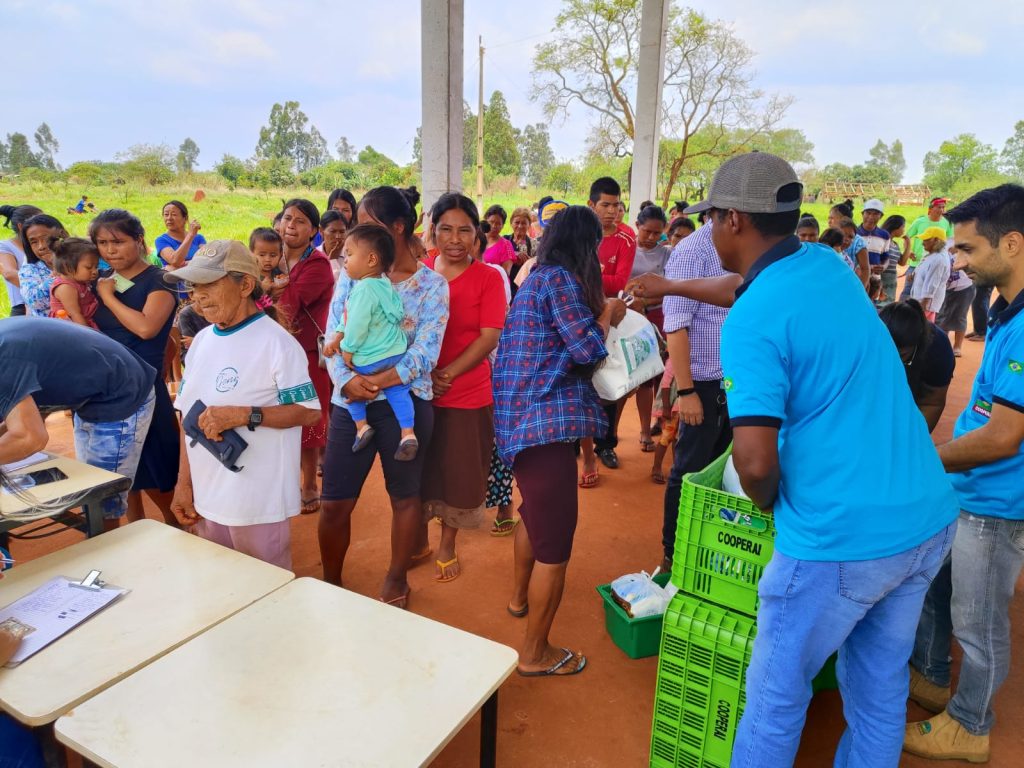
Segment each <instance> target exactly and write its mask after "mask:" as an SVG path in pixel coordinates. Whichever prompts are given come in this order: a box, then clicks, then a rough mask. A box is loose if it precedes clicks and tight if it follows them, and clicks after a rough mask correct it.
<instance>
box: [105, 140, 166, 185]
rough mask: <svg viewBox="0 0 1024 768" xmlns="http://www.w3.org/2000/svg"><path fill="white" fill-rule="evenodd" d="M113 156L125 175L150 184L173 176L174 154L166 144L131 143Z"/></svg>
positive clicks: (164, 180)
mask: <svg viewBox="0 0 1024 768" xmlns="http://www.w3.org/2000/svg"><path fill="white" fill-rule="evenodd" d="M115 157H116V159H117V160H118V161H119V162H120V163H121V166H122V168H123V169H124V173H125V175H126V176H128V177H129V178H133V179H137V180H139V181H142V182H145V183H146V184H149V185H151V186H156V185H157V184H165V183H167V182H168V181H171V180H172V179H173V178H174V154H173V153H172V152H171V148H170V147H168V146H167V145H166V144H133V145H132V146H130V147H128V149H127V150H126V151H124V152H119V153H118V154H117V155H115Z"/></svg>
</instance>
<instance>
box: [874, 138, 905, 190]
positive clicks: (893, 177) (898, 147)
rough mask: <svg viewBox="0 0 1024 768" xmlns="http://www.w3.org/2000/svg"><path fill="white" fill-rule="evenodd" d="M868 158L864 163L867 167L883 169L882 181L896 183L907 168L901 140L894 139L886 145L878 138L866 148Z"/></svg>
mask: <svg viewBox="0 0 1024 768" xmlns="http://www.w3.org/2000/svg"><path fill="white" fill-rule="evenodd" d="M868 156H869V157H870V159H869V160H868V161H867V163H866V164H865V165H866V166H867V167H868V168H876V169H880V170H883V171H885V174H884V177H885V178H884V182H883V183H887V184H898V183H899V181H900V179H902V178H903V173H904V171H906V170H907V161H906V160H905V159H904V157H903V142H902V141H900V140H899V139H896V140H895V141H894V142H893V143H892V144H891V145H887V144H886V143H885V142H884V141H882V140H881V139H879V140H878V141H876V142H875V146H873V147H872V148H871V149H870V150H868Z"/></svg>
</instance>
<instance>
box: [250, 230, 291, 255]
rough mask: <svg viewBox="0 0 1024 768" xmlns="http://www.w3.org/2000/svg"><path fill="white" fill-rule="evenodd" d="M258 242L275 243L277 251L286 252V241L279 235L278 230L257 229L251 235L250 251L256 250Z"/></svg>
mask: <svg viewBox="0 0 1024 768" xmlns="http://www.w3.org/2000/svg"><path fill="white" fill-rule="evenodd" d="M257 242H263V243H274V245H276V246H277V250H279V251H281V252H284V241H283V240H282V239H281V236H280V235H279V234H277V230H276V229H271V228H270V227H256V229H254V230H253V231H252V234H251V235H249V250H250V251H252V250H254V249H255V248H256V243H257Z"/></svg>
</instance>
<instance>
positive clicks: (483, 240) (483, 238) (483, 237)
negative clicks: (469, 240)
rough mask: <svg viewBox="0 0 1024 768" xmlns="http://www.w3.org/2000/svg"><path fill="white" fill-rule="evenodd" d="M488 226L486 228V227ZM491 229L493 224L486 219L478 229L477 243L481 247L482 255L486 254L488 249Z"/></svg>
mask: <svg viewBox="0 0 1024 768" xmlns="http://www.w3.org/2000/svg"><path fill="white" fill-rule="evenodd" d="M484 227H486V229H484ZM490 231H491V225H490V224H488V223H487V222H486V221H481V222H480V226H479V227H477V229H476V245H477V248H479V249H480V256H481V257H482V256H483V255H484V251H486V250H487V233H488V232H490Z"/></svg>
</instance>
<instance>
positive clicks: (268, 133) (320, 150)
mask: <svg viewBox="0 0 1024 768" xmlns="http://www.w3.org/2000/svg"><path fill="white" fill-rule="evenodd" d="M308 122H309V118H308V117H306V114H305V113H304V112H303V111H302V110H301V109H299V102H297V101H286V102H285V103H284V105H281V104H274V106H273V107H271V109H270V118H269V120H268V121H267V125H265V126H264V127H262V128H260V138H259V141H258V142H257V143H256V158H257V160H267V159H285V160H288V162H289V163H290V165H291V168H292V169H293V170H294V169H298V170H300V171H303V170H306V169H307V168H310V167H312V165H311V164H313V165H321V164H323V163H325V162H327V161H328V160H330V152H328V150H327V142H326V141H325V140H324V137H323V136H322V135H321V134H320V131H318V130H317V129H316V127H315V126H310V128H309V130H308V131H307V130H306V124H307V123H308Z"/></svg>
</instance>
